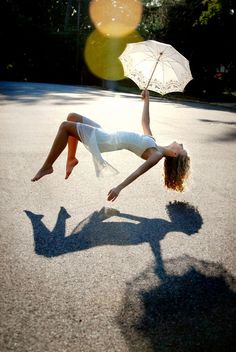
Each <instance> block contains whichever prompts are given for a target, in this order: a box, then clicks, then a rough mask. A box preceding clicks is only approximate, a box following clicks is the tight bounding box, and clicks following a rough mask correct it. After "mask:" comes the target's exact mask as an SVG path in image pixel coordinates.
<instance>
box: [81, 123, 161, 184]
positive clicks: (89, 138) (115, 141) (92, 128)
mask: <svg viewBox="0 0 236 352" xmlns="http://www.w3.org/2000/svg"><path fill="white" fill-rule="evenodd" d="M76 127H77V132H78V136H79V138H80V140H81V142H82V143H83V144H84V146H85V147H86V148H87V149H88V150H89V151H90V153H91V154H92V157H93V162H94V166H95V171H96V175H97V177H100V176H106V175H114V174H117V173H118V171H117V170H116V169H115V168H114V167H113V166H112V165H110V164H109V163H108V162H107V161H106V160H104V159H103V157H102V155H101V153H104V152H111V151H115V150H121V149H126V150H129V151H131V152H133V153H135V154H136V155H138V156H139V157H141V155H142V154H143V152H144V151H145V150H146V149H148V148H156V149H158V146H157V144H156V142H155V139H154V138H153V137H152V136H148V135H143V134H140V133H135V132H127V131H117V132H107V131H105V130H103V129H102V128H101V126H100V125H98V124H97V123H95V122H94V121H91V120H90V119H88V118H86V117H83V123H80V122H77V123H76Z"/></svg>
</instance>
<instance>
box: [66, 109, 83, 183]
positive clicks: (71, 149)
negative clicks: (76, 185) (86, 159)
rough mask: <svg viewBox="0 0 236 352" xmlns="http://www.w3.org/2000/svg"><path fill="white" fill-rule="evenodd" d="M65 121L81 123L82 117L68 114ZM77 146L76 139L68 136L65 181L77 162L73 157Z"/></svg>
mask: <svg viewBox="0 0 236 352" xmlns="http://www.w3.org/2000/svg"><path fill="white" fill-rule="evenodd" d="M67 121H71V122H80V123H83V117H82V116H81V115H78V114H75V113H70V114H69V115H68V116H67ZM77 145H78V139H77V138H74V137H72V136H69V138H68V152H67V161H66V176H65V179H67V178H68V177H69V176H70V174H71V173H72V170H73V169H74V167H75V166H76V165H77V164H78V162H79V161H78V159H76V157H75V154H76V150H77Z"/></svg>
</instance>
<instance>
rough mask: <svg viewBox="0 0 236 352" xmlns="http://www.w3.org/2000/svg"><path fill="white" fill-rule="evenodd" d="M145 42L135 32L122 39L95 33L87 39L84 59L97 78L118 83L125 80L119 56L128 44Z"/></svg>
mask: <svg viewBox="0 0 236 352" xmlns="http://www.w3.org/2000/svg"><path fill="white" fill-rule="evenodd" d="M140 41H143V38H142V37H141V36H140V34H139V33H137V32H135V31H134V32H133V33H130V34H129V35H128V36H126V37H122V38H114V37H112V38H109V37H107V36H104V35H102V34H101V33H100V32H99V31H97V30H95V31H93V32H92V33H91V34H90V36H89V37H88V38H87V41H86V45H85V51H84V58H85V61H86V64H87V66H88V68H89V70H90V71H91V72H92V73H93V74H94V75H95V76H97V77H99V78H102V79H105V80H112V81H118V80H122V79H124V70H123V66H122V63H121V62H120V60H119V56H120V55H121V54H122V52H123V51H124V50H125V47H126V44H127V43H136V42H140Z"/></svg>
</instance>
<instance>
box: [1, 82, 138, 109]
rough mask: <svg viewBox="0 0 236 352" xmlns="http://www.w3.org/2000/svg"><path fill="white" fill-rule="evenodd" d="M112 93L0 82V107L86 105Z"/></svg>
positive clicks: (68, 87) (83, 87)
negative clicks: (10, 104) (46, 103)
mask: <svg viewBox="0 0 236 352" xmlns="http://www.w3.org/2000/svg"><path fill="white" fill-rule="evenodd" d="M118 94H122V96H125V97H126V98H135V97H136V98H137V99H140V98H138V97H137V96H135V95H132V94H126V93H118ZM113 95H114V92H110V91H105V90H102V89H98V88H96V87H94V88H93V87H88V86H70V85H63V84H48V83H30V82H0V96H2V99H1V100H0V105H1V104H2V105H4V104H7V103H8V102H17V103H20V104H34V103H37V102H40V101H46V100H53V102H54V104H55V105H66V104H67V105H71V104H77V105H78V103H80V104H81V103H83V102H85V103H87V102H88V101H91V100H94V99H96V98H97V97H111V96H113Z"/></svg>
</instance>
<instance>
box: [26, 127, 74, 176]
mask: <svg viewBox="0 0 236 352" xmlns="http://www.w3.org/2000/svg"><path fill="white" fill-rule="evenodd" d="M69 137H73V138H78V133H77V129H76V123H75V122H70V121H64V122H62V124H61V126H60V127H59V130H58V132H57V135H56V138H55V140H54V142H53V145H52V147H51V150H50V152H49V154H48V156H47V158H46V160H45V162H44V164H43V166H42V167H41V169H40V170H39V171H38V172H37V174H36V175H35V176H34V178H32V180H31V181H33V182H34V181H38V180H39V179H40V178H41V177H43V176H45V175H48V174H51V173H52V172H53V167H52V165H53V164H54V162H55V161H56V159H57V158H58V157H59V155H60V154H61V153H62V151H63V150H64V149H65V147H66V145H67V142H68V139H69Z"/></svg>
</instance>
